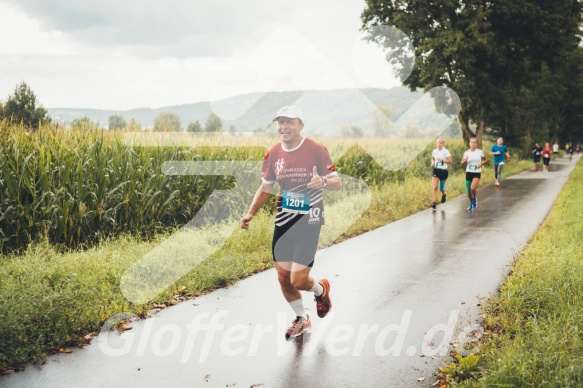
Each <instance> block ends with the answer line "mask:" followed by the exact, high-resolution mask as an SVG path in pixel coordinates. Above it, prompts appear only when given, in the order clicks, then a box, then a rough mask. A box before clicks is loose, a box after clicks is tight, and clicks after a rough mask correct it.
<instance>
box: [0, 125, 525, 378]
mask: <svg viewBox="0 0 583 388" xmlns="http://www.w3.org/2000/svg"><path fill="white" fill-rule="evenodd" d="M70 135H71V136H74V134H70ZM90 135H91V136H95V137H94V138H92V137H91V136H84V137H82V138H80V139H78V141H79V142H81V143H82V146H81V147H69V148H71V149H76V150H77V153H76V155H81V157H83V152H87V153H91V152H95V148H96V147H97V146H99V147H102V149H104V150H107V152H109V153H108V154H107V155H109V156H108V160H107V161H103V163H105V164H106V169H109V170H108V171H110V173H111V174H110V175H109V179H110V181H111V182H110V183H112V185H113V186H111V187H110V188H109V189H108V190H110V191H111V195H114V196H117V195H121V197H122V198H123V197H124V195H125V194H124V195H122V194H120V192H123V190H129V188H130V187H131V186H132V185H138V184H143V185H146V186H145V187H150V186H148V185H154V183H155V181H156V180H150V181H149V182H148V176H149V175H148V174H146V173H145V172H144V170H143V169H142V172H141V173H140V174H138V173H137V172H136V176H135V177H132V178H131V179H132V180H136V182H133V183H132V182H130V183H128V184H127V185H126V184H122V185H120V184H114V183H115V182H117V181H115V179H114V177H113V174H117V173H119V174H122V172H123V171H122V170H123V168H122V167H123V166H122V165H123V163H118V162H120V160H125V159H124V158H128V159H127V160H130V159H131V158H137V157H139V158H145V159H147V160H150V156H151V155H147V152H154V151H147V150H142V151H141V152H144V155H142V154H139V155H138V156H136V155H133V156H132V157H131V158H130V156H129V155H128V151H127V150H124V149H123V147H122V143H120V141H119V139H117V138H116V136H120V135H119V134H108V135H105V136H106V137H105V138H100V137H99V134H90ZM35 136H38V138H35ZM108 136H110V137H108ZM41 138H42V142H43V147H40V146H39V145H40V143H39V142H40V141H41ZM15 139H16V140H18V141H17V142H16V143H11V147H12V148H10V147H7V148H6V149H14V147H15V146H22V147H25V149H26V150H28V153H29V154H30V155H32V156H31V157H30V158H29V159H27V163H29V164H28V166H29V167H30V168H27V169H23V170H22V171H24V172H25V173H26V174H31V175H30V176H29V177H28V178H27V177H24V178H23V179H28V180H31V179H32V178H33V177H34V174H33V173H32V172H31V171H37V172H39V173H42V165H39V164H38V163H39V160H41V159H37V157H40V153H39V154H35V153H34V150H44V151H43V152H45V153H44V155H45V159H43V160H44V161H45V162H44V163H49V164H50V165H53V164H54V165H64V166H69V168H70V169H71V170H74V171H69V175H68V176H69V177H70V178H71V179H73V178H74V179H79V181H75V182H76V183H82V184H83V185H85V186H83V187H85V189H86V190H87V193H89V194H88V195H89V197H91V195H90V194H91V193H90V190H91V187H93V186H91V182H93V180H94V179H96V178H95V177H93V176H92V174H91V173H90V172H91V168H90V167H87V169H86V170H83V171H82V170H79V169H78V165H79V161H78V160H69V161H67V160H68V159H67V158H73V157H74V156H75V155H73V154H70V153H68V152H67V150H66V149H65V148H66V147H65V146H63V147H65V148H63V147H61V146H59V147H56V148H54V149H52V150H51V148H50V146H51V142H52V141H55V142H61V141H62V139H58V138H56V139H52V140H51V137H50V133H49V132H48V129H46V130H45V132H43V130H42V129H41V130H40V131H38V132H37V133H35V134H33V135H31V136H27V137H26V138H25V137H23V138H22V139H20V138H17V137H16V138H12V140H10V141H12V142H14V141H15ZM4 140H6V139H4ZM6 141H8V140H6ZM75 141H76V140H74V137H71V138H68V140H67V142H64V144H65V145H66V144H74V142H75ZM35 142H36V143H35ZM388 142H389V143H387V144H377V146H379V147H385V148H390V147H391V146H396V147H397V148H400V149H401V148H403V143H402V142H400V143H397V144H394V143H390V140H388ZM330 143H331V145H330V147H329V148H330V149H331V154H333V153H334V148H335V147H341V144H340V141H339V140H330ZM377 143H378V142H377ZM450 143H451V144H450ZM253 146H257V145H253ZM448 146H449V149H450V150H451V151H452V154H454V155H461V151H462V149H463V145H462V142H461V141H459V140H458V141H456V140H451V141H449V140H448ZM27 147H28V148H27ZM432 147H433V145H431V146H430V147H429V148H432ZM345 148H346V147H345ZM239 151H240V150H239ZM239 151H238V152H239ZM51 152H53V153H54V155H52V157H51V158H46V155H48V154H49V153H51ZM164 152H166V151H164ZM205 152H209V154H205ZM210 152H215V154H210ZM240 153H241V155H242V154H243V151H240ZM22 154H26V152H24V153H21V154H18V155H14V157H15V160H16V158H17V157H18V158H20V157H21V155H22ZM6 155H8V157H11V154H10V153H9V152H7V153H6ZM140 155H141V156H140ZM180 155H181V157H186V156H187V155H191V156H193V157H196V160H199V159H203V160H207V159H212V158H215V157H219V156H217V154H216V150H209V149H208V148H204V147H202V148H200V149H197V150H196V152H195V150H191V149H188V150H184V152H181V153H180ZM238 155H239V154H238ZM342 155H344V154H341V155H337V156H338V157H340V156H342ZM239 156H240V155H239ZM58 157H63V158H64V159H62V160H59V159H58ZM165 157H167V156H164V155H160V156H157V158H160V160H162V159H164V158H165ZM89 159H91V158H87V160H89ZM364 159H366V155H363V154H361V153H358V152H349V153H346V154H345V156H343V157H342V158H340V159H339V160H338V162H337V167H338V171H339V172H340V173H342V174H345V175H346V176H356V177H358V178H359V179H360V180H361V181H362V182H364V183H365V184H366V186H367V187H368V189H369V190H370V198H369V199H370V204H369V203H367V202H366V201H364V200H363V198H364V197H363V196H361V195H354V193H357V194H358V192H357V190H359V187H357V186H356V185H355V186H354V187H353V188H352V191H351V190H347V191H346V193H341V194H340V195H338V196H337V197H335V198H332V200H331V201H330V202H329V203H330V206H329V207H327V218H328V220H329V221H330V222H329V224H330V225H334V224H341V220H340V219H341V218H343V217H344V213H343V212H344V211H345V209H364V210H365V211H364V213H363V214H358V217H356V218H355V219H356V221H355V222H354V223H353V224H348V225H346V227H347V229H346V230H344V231H343V230H340V231H338V230H331V231H330V233H329V236H328V237H326V238H324V239H323V241H322V245H321V247H323V246H325V245H331V244H333V243H336V242H339V241H341V240H343V239H346V238H348V237H352V236H356V235H359V234H362V233H364V232H366V231H369V230H372V229H375V228H377V227H379V226H382V225H385V224H387V223H390V222H392V221H395V220H398V219H401V218H403V217H407V216H409V215H411V214H414V213H416V212H419V211H420V210H424V209H426V208H427V204H428V200H429V198H430V196H429V192H430V179H429V176H430V175H429V174H430V169H429V167H428V160H429V157H428V150H425V151H423V153H422V154H421V155H419V157H418V159H416V160H414V161H413V163H411V165H410V166H409V167H408V168H407V169H405V170H403V171H401V172H400V175H399V176H398V177H396V176H395V174H393V175H390V174H389V175H386V174H385V173H384V172H383V171H382V169H381V168H379V166H375V165H374V164H370V166H371V167H370V168H368V169H363V167H362V166H363V165H366V163H365V162H363V160H364ZM18 160H20V159H18ZM51 163H52V164H51ZM116 163H117V164H116ZM148 165H151V164H148ZM33 167H34V168H33ZM529 167H530V163H528V162H526V161H524V162H517V163H511V164H509V165H508V166H507V167H506V168H507V170H505V172H506V174H507V175H510V174H512V173H516V172H518V171H521V170H524V169H526V168H529ZM66 168H67V167H66ZM73 172H74V173H73ZM63 173H65V172H63ZM351 174H352V175H351ZM383 174H385V175H383ZM122 175H123V174H122ZM120 176H121V175H120ZM45 178H46V179H45ZM53 178H54V179H55V181H54V182H52V181H51V180H50V179H53ZM57 178H59V179H61V180H62V179H64V178H63V177H57V176H55V175H51V174H46V176H44V178H43V179H42V181H43V182H45V183H44V184H46V185H49V186H47V187H49V190H57V189H56V188H50V187H52V186H50V185H52V184H54V185H55V187H56V186H58V185H59V184H60V183H59V182H60V181H59V180H58V179H57ZM395 178H398V179H395ZM85 179H87V181H86V180H85ZM160 182H162V183H164V182H166V181H165V180H161V181H160ZM492 182H493V176H492V173H491V171H489V170H488V171H486V172H485V173H484V176H483V180H482V185H486V184H488V183H492ZM162 183H160V184H162ZM187 183H188V182H182V183H181V184H180V185H179V186H177V188H176V190H178V191H180V194H176V195H178V197H176V196H174V197H172V198H174V199H173V200H177V198H179V197H180V196H181V195H184V196H185V197H184V199H182V200H183V201H186V200H187V199H188V195H189V193H188V187H189V186H188V184H187ZM211 183H212V182H211ZM211 183H209V182H206V183H205V184H204V185H203V186H204V187H205V188H207V189H208V187H211V186H212V185H211ZM214 183H215V186H213V187H212V188H213V189H214V188H224V187H227V188H228V187H229V185H230V184H231V183H230V181H228V180H221V179H219V180H218V181H217V182H214ZM104 184H105V182H104ZM209 185H211V186H209ZM126 186H127V187H126ZM78 187H79V185H77V184H69V185H66V186H64V188H62V189H61V190H66V189H68V188H71V189H75V190H77V188H78ZM134 189H135V188H134ZM463 190H464V181H463V176H462V174H461V172H458V173H454V174H452V176H451V177H450V179H449V180H448V198H454V197H456V196H458V195H459V194H461V193H463V192H464V191H463ZM142 191H144V192H149V193H151V195H152V197H149V198H142V199H138V198H133V199H132V198H131V196H130V197H128V198H130V199H131V200H130V199H128V201H122V203H123V204H124V206H128V207H130V209H126V210H124V209H125V207H124V208H123V209H122V208H120V209H121V210H123V211H124V212H126V213H124V214H127V215H128V217H129V216H131V217H133V218H132V219H133V220H134V221H133V222H136V223H138V224H140V223H141V222H142V221H139V218H137V217H138V216H137V214H134V215H131V214H130V213H132V210H131V206H133V205H132V203H134V202H132V201H134V200H135V204H136V206H138V207H139V206H142V205H143V204H144V203H145V204H147V203H156V201H161V202H162V203H163V202H164V200H169V199H168V198H170V197H171V196H172V193H173V191H168V192H167V193H166V194H167V196H168V197H163V196H161V194H156V192H157V191H156V190H155V187H150V188H149V189H148V190H142ZM59 195H61V197H63V198H65V197H66V195H65V193H61V194H59ZM95 195H101V194H98V193H95ZM200 195H202V194H200ZM55 197H56V198H57V199H58V198H61V197H59V196H55ZM35 198H36V197H35ZM47 198H48V197H47ZM47 198H45V199H47ZM180 198H181V197H180ZM201 198H202V197H201ZM201 198H198V199H196V198H191V199H190V201H193V202H195V203H199V202H200V201H202V199H201ZM37 199H38V200H39V201H40V200H41V199H40V198H37ZM40 203H42V202H40ZM104 203H105V202H104ZM173 203H174V202H173ZM53 205H54V206H53V207H51V209H53V210H52V211H54V212H58V211H59V209H58V206H57V204H56V203H54V204H53ZM175 205H176V209H178V206H179V205H178V204H177V203H175ZM31 206H32V205H31ZM87 206H88V208H87V209H86V211H85V212H84V213H83V214H79V212H77V213H75V212H72V213H70V217H71V219H72V220H73V221H72V222H71V224H70V225H72V226H73V227H74V228H75V227H76V228H77V229H74V230H75V233H77V231H81V232H79V233H88V230H89V229H87V228H89V227H90V226H91V223H90V222H88V220H89V218H91V217H93V216H96V214H97V213H98V210H99V209H97V210H95V209H93V208H91V207H89V202H88V205H87ZM63 207H66V206H65V205H63ZM140 209H142V208H140ZM144 209H145V208H144ZM77 210H80V209H77ZM118 210H119V209H118ZM121 210H120V211H121ZM142 210H143V209H142ZM191 210H192V209H191ZM96 212H97V213H96ZM135 213H140V211H138V210H136V212H135ZM179 213H180V212H179V211H178V210H177V211H176V212H175V214H179ZM47 214H48V213H47ZM56 214H57V213H56ZM49 215H50V214H49ZM162 216H163V217H162V218H164V217H165V216H164V215H162ZM182 216H183V215H182ZM236 216H237V217H238V216H240V214H237V215H236ZM75 217H80V218H78V219H77V218H75ZM33 221H35V220H33ZM38 222H39V225H41V224H42V222H41V220H38ZM111 225H112V227H114V229H112V231H113V232H115V233H113V235H112V236H110V237H108V236H98V237H96V238H95V240H92V241H88V242H87V243H86V244H85V245H84V246H82V247H78V246H71V247H63V245H55V244H54V241H51V239H50V238H49V237H47V236H46V234H45V237H47V239H46V240H45V241H42V239H41V240H38V239H36V240H35V238H36V236H34V234H33V233H32V232H30V235H29V236H28V237H27V239H30V240H32V241H35V242H33V243H31V244H29V245H28V246H27V248H26V249H25V250H24V251H23V252H20V253H9V254H5V255H3V256H2V265H1V266H0V279H2V281H1V282H0V305H2V306H3V308H2V311H1V312H0V315H1V319H0V337H1V339H2V346H1V347H0V368H1V369H2V370H3V371H5V372H7V371H10V370H14V369H20V368H22V367H24V366H25V365H26V364H27V363H28V362H31V361H43V360H45V359H46V357H47V355H48V354H50V353H52V352H59V351H60V349H63V348H64V347H66V346H69V345H75V344H79V345H82V344H84V343H87V341H89V340H90V337H87V335H88V334H90V333H95V332H96V331H97V330H99V329H100V328H101V327H102V325H103V324H104V322H106V321H107V320H108V319H109V318H111V317H112V316H114V315H116V314H118V313H122V312H127V313H132V314H135V315H136V316H138V317H140V318H144V317H147V316H149V315H151V314H153V313H154V312H155V311H156V310H159V309H160V308H163V307H164V306H168V305H173V304H176V303H177V302H178V301H180V300H184V299H188V298H192V297H196V296H199V295H201V294H205V293H208V292H210V291H212V290H215V289H217V288H220V287H224V286H226V285H229V284H233V283H235V282H236V281H237V280H239V279H242V278H245V277H248V276H250V275H252V274H255V273H257V272H261V271H263V270H265V269H267V268H270V267H271V266H272V260H271V253H270V250H269V241H270V239H271V233H272V216H271V215H270V214H268V212H262V213H260V214H258V216H257V217H256V219H255V220H254V226H253V228H252V230H250V231H249V232H247V233H246V232H244V231H241V230H239V229H234V230H228V229H225V224H219V225H208V227H207V228H205V229H204V230H202V231H201V230H198V232H196V233H194V234H193V235H192V236H190V237H189V238H190V243H191V244H193V246H197V249H199V250H201V251H204V250H207V251H209V252H213V250H214V249H217V250H216V251H215V252H214V253H213V254H212V255H211V256H210V257H209V258H208V259H207V260H205V261H204V262H203V263H201V264H200V265H199V266H197V267H196V268H195V269H194V270H192V271H190V272H189V273H188V274H187V275H185V276H184V277H182V278H181V279H180V280H179V281H177V282H176V283H175V284H174V285H173V286H171V287H170V288H168V289H166V290H165V291H164V292H162V293H161V294H160V295H159V296H157V297H156V298H155V299H154V300H152V301H151V302H149V303H146V304H142V305H134V304H131V303H129V302H128V301H127V299H126V298H125V297H124V296H123V294H122V292H121V290H120V279H121V277H122V275H123V274H124V272H125V271H126V270H127V269H128V268H129V267H130V266H131V265H132V264H134V263H135V262H137V261H138V260H139V259H140V258H141V257H143V256H144V255H146V254H147V253H148V252H150V251H152V250H153V249H155V248H156V247H157V246H158V245H160V244H161V243H162V242H163V241H164V240H166V239H167V238H168V237H169V236H170V235H172V233H173V232H175V231H176V230H177V228H178V227H177V226H176V224H175V222H174V221H172V222H171V223H170V224H169V225H161V224H160V223H159V221H156V220H155V219H153V220H151V222H150V221H148V222H145V221H144V225H145V226H144V227H145V233H146V232H147V233H146V234H147V237H144V236H143V235H142V234H140V233H138V234H134V235H128V234H123V233H121V234H120V233H118V229H115V223H112V224H111ZM148 225H149V226H148ZM31 230H32V229H31ZM153 230H156V231H159V233H151V234H150V232H152V231H153ZM55 233H56V236H64V234H62V233H64V232H63V231H60V232H59V230H58V229H57V230H56V231H55ZM59 233H61V234H59ZM68 233H69V232H67V236H69V237H71V235H70V234H68ZM75 233H73V235H74V236H75V237H74V238H72V240H71V241H73V242H74V241H75V240H76V239H77V238H78V236H77V235H76V234H75ZM224 235H226V236H227V237H228V238H227V239H226V240H225V243H224V245H222V246H220V245H218V246H217V245H216V242H217V241H218V237H219V236H224ZM81 248H82V249H81Z"/></svg>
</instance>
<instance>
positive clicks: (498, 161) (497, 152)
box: [490, 137, 510, 187]
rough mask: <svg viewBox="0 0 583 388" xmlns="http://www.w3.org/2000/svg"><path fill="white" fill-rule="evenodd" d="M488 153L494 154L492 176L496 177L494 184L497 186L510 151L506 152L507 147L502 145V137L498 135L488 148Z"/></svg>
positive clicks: (508, 159)
mask: <svg viewBox="0 0 583 388" xmlns="http://www.w3.org/2000/svg"><path fill="white" fill-rule="evenodd" d="M490 155H494V176H495V178H496V182H495V183H494V185H495V186H496V187H499V186H500V182H501V181H502V169H503V168H504V162H508V161H510V153H509V152H508V147H506V146H505V145H504V139H503V138H502V137H499V138H498V140H497V141H496V144H494V145H493V146H492V148H490Z"/></svg>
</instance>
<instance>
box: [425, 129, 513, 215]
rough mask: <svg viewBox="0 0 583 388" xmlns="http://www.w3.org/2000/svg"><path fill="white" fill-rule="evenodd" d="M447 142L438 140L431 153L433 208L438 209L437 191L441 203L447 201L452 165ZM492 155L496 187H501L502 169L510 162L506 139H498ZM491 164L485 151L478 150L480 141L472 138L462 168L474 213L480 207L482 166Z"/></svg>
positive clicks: (470, 209)
mask: <svg viewBox="0 0 583 388" xmlns="http://www.w3.org/2000/svg"><path fill="white" fill-rule="evenodd" d="M444 145H445V140H444V139H443V137H439V138H437V148H436V149H434V150H433V152H432V153H431V167H432V168H433V178H432V181H433V202H432V203H431V207H432V208H433V209H435V208H436V207H437V190H438V188H439V191H441V203H444V202H445V201H446V200H447V193H446V192H445V181H446V180H447V176H448V173H447V165H448V164H452V163H453V160H452V157H451V153H450V152H449V151H448V150H447V148H445V147H444ZM490 155H494V174H495V177H496V183H495V185H496V187H499V186H500V181H501V180H502V168H503V167H504V162H508V161H509V160H510V153H509V152H508V147H506V146H505V145H504V139H502V138H501V137H499V138H498V140H497V142H496V144H494V145H493V146H492V148H491V149H490ZM487 163H489V161H488V158H487V157H486V154H485V153H484V151H483V150H481V149H480V148H478V140H477V139H476V138H475V137H472V138H470V149H468V150H467V151H465V152H464V155H463V157H462V161H461V166H462V167H463V166H465V167H466V191H467V193H468V199H469V200H470V206H468V210H469V211H472V210H474V209H475V208H477V207H478V198H477V196H476V193H477V189H478V184H479V183H480V178H481V177H482V166H484V165H485V164H487Z"/></svg>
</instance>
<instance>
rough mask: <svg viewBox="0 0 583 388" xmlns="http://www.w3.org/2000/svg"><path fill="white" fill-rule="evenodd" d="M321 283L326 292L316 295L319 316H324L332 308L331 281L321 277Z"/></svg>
mask: <svg viewBox="0 0 583 388" xmlns="http://www.w3.org/2000/svg"><path fill="white" fill-rule="evenodd" d="M319 283H320V285H321V286H322V287H323V288H324V292H323V293H322V295H320V296H315V295H314V297H315V300H316V310H317V311H318V316H319V317H320V318H324V317H325V316H326V314H328V312H329V311H330V310H331V309H332V299H330V283H329V282H328V280H326V279H321V280H320V281H319Z"/></svg>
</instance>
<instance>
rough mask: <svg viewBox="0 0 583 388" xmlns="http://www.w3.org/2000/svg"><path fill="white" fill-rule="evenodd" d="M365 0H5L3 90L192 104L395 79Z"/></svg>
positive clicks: (114, 101)
mask: <svg viewBox="0 0 583 388" xmlns="http://www.w3.org/2000/svg"><path fill="white" fill-rule="evenodd" d="M363 9H364V0H357V1H354V0H312V1H308V0H296V1H294V2H270V1H267V0H246V1H241V0H218V1H217V0H212V1H211V0H171V1H167V2H163V1H160V0H139V1H138V0H123V1H120V0H116V1H113V0H99V1H97V0H86V1H70V0H51V1H48V0H18V1H17V0H0V37H2V38H1V41H0V74H1V77H0V100H5V99H6V98H7V97H8V95H9V94H12V93H13V91H14V88H15V86H16V85H17V84H18V83H19V82H20V81H22V80H24V81H26V82H27V84H28V85H29V86H30V87H31V88H32V90H33V91H34V92H35V94H36V95H37V97H38V99H39V100H40V102H41V103H42V104H43V105H44V106H45V107H47V108H58V107H61V108H62V107H69V108H78V107H81V108H99V109H120V110H126V109H131V108H139V107H149V108H157V107H163V106H169V105H177V104H188V103H193V102H199V101H208V100H217V99H221V98H224V97H229V96H233V95H237V94H242V93H249V92H258V91H260V92H263V91H278V90H295V89H300V90H307V89H335V88H345V87H386V88H389V87H393V86H397V85H399V82H398V81H397V80H395V79H394V77H393V76H392V73H391V71H390V68H389V66H388V64H387V63H386V62H385V60H384V54H383V52H382V51H381V49H380V48H379V47H377V46H374V45H372V44H369V43H365V42H363V41H362V40H361V33H360V32H359V30H360V26H361V22H360V14H361V12H362V10H363Z"/></svg>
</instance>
